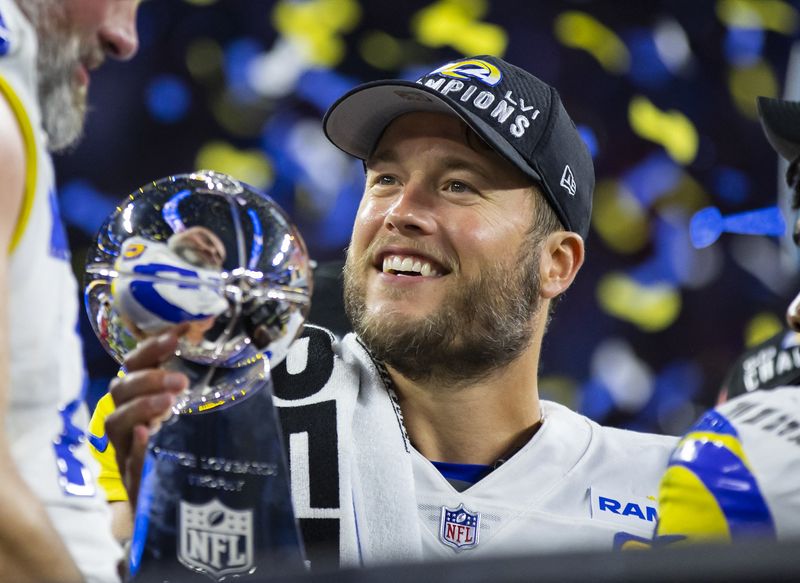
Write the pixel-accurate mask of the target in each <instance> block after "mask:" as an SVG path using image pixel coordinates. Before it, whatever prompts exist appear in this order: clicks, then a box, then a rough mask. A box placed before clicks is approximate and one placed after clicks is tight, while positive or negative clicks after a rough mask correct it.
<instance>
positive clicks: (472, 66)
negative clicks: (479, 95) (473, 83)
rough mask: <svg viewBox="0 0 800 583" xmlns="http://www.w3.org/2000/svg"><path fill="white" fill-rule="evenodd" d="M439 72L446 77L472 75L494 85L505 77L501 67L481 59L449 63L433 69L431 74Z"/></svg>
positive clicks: (461, 77) (460, 77) (458, 77)
mask: <svg viewBox="0 0 800 583" xmlns="http://www.w3.org/2000/svg"><path fill="white" fill-rule="evenodd" d="M437 73H438V74H439V75H444V76H445V77H455V78H456V79H466V78H467V77H472V78H473V79H477V80H478V81H481V82H482V83H485V84H486V85H490V86H492V87H494V86H495V85H497V84H498V83H500V79H502V77H503V74H502V73H501V72H500V69H498V68H497V67H495V66H494V65H492V64H491V63H489V62H487V61H482V60H480V59H467V60H466V61H456V62H455V63H448V64H447V65H444V66H443V67H439V68H438V69H436V70H435V71H432V72H431V75H436V74H437Z"/></svg>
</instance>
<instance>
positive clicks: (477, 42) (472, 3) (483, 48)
mask: <svg viewBox="0 0 800 583" xmlns="http://www.w3.org/2000/svg"><path fill="white" fill-rule="evenodd" d="M486 11H487V3H486V2H485V0H439V1H438V2H434V3H433V4H431V5H430V6H427V7H425V8H423V9H422V10H420V11H419V12H417V13H416V14H415V15H414V16H413V17H412V18H411V30H412V31H413V32H414V35H415V37H416V39H417V40H418V41H419V42H420V43H421V44H423V45H425V46H429V47H435V48H438V47H443V46H451V47H453V48H454V49H456V50H457V51H459V52H460V53H462V54H464V55H476V54H489V55H496V56H500V57H502V56H503V54H504V53H505V51H506V46H507V45H508V34H507V33H506V31H505V30H504V29H503V28H502V27H500V26H497V25H495V24H489V23H486V22H481V21H479V19H480V18H483V16H484V15H485V14H486Z"/></svg>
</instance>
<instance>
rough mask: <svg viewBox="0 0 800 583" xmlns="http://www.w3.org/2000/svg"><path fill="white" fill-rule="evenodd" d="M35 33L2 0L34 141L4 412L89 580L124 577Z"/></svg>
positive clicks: (25, 128) (26, 127)
mask: <svg viewBox="0 0 800 583" xmlns="http://www.w3.org/2000/svg"><path fill="white" fill-rule="evenodd" d="M36 51H37V41H36V33H35V31H34V29H33V27H32V26H31V25H30V23H28V21H27V20H26V19H25V17H24V16H23V15H22V13H21V12H20V10H19V8H18V7H17V5H16V3H15V2H14V1H13V0H0V98H3V99H5V100H6V101H7V102H8V103H9V104H10V105H11V108H12V110H13V111H14V114H15V116H16V118H17V120H18V122H19V126H20V129H21V131H22V134H23V137H24V142H25V147H26V158H27V163H26V186H25V196H24V201H23V204H22V211H21V213H20V218H19V220H18V224H17V228H16V231H15V234H14V236H13V239H12V243H11V245H12V246H11V257H10V271H9V288H10V289H9V306H8V313H9V333H10V342H9V344H10V360H11V370H10V378H11V390H10V395H9V410H8V414H7V416H6V427H7V432H8V438H9V440H10V442H11V448H12V454H13V456H14V459H15V460H16V462H17V465H18V467H19V469H20V472H21V474H22V476H23V478H24V479H25V481H26V482H27V483H28V485H29V486H30V487H31V489H32V490H33V491H34V492H35V494H36V495H37V496H38V497H39V498H40V499H41V500H42V502H43V503H44V505H45V507H46V509H47V511H48V513H49V515H50V518H51V520H52V522H53V524H54V526H55V528H56V529H57V530H58V532H59V533H60V534H61V536H62V538H63V539H64V541H65V543H66V545H67V547H68V548H69V550H70V552H71V553H72V555H73V558H74V559H75V561H76V563H77V564H78V566H79V568H80V569H81V570H82V572H83V573H84V575H85V576H86V578H87V579H88V580H90V581H115V580H117V578H118V576H117V570H116V564H117V561H118V560H119V558H120V556H121V550H120V549H119V546H118V545H117V544H116V542H115V541H114V540H113V537H112V536H111V532H110V517H109V514H108V510H107V508H106V503H105V499H104V497H103V495H102V493H101V492H100V491H99V490H98V488H97V487H96V484H95V479H94V476H93V474H92V468H91V467H90V464H93V463H94V461H93V460H91V457H90V456H89V453H88V450H87V448H86V447H85V443H84V441H85V436H84V429H85V427H86V423H87V421H88V415H87V411H86V406H85V404H84V402H83V399H82V392H83V391H82V387H83V384H84V374H83V362H82V357H81V342H80V338H79V336H78V332H77V323H78V301H77V294H78V289H77V286H76V282H75V278H74V276H73V274H72V268H71V265H70V260H69V259H70V257H69V248H68V245H67V240H66V236H65V231H64V226H63V224H62V223H61V220H60V218H59V212H58V205H57V200H56V191H55V181H54V176H53V166H52V161H51V159H50V156H49V154H48V152H47V150H46V135H45V134H44V131H43V130H42V127H41V115H40V111H39V105H38V97H37V79H36V70H37V69H36Z"/></svg>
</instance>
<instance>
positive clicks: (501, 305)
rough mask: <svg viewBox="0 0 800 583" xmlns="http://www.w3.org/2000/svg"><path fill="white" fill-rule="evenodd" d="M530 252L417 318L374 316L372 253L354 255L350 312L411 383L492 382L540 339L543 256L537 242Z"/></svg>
mask: <svg viewBox="0 0 800 583" xmlns="http://www.w3.org/2000/svg"><path fill="white" fill-rule="evenodd" d="M523 248H524V249H523V250H521V252H520V257H518V260H519V261H518V262H515V263H513V264H512V265H513V267H509V266H504V265H500V264H495V265H491V266H489V267H488V268H486V269H484V270H483V272H482V273H481V275H480V277H478V278H477V279H475V280H472V281H469V282H465V284H464V285H463V286H462V287H461V289H459V290H457V291H455V292H454V293H451V294H450V295H449V296H448V297H447V298H446V299H445V300H444V302H443V305H442V306H441V307H440V308H439V309H438V310H437V311H436V312H434V313H432V314H430V315H428V316H427V317H425V318H423V319H419V320H413V321H409V320H408V319H404V318H401V317H394V318H392V317H391V316H392V315H391V314H375V313H372V312H369V311H368V309H367V306H366V302H365V296H366V292H365V276H366V273H367V269H370V268H371V265H370V264H369V257H370V254H369V253H365V254H364V256H363V257H362V258H361V259H359V260H356V259H354V257H353V256H352V253H351V252H350V251H349V250H348V254H347V262H346V264H345V269H344V286H345V310H346V312H347V315H348V317H349V318H350V321H351V323H352V324H353V330H355V332H356V333H357V334H358V335H359V337H360V338H361V340H362V341H363V342H364V344H365V346H367V348H368V349H369V350H370V352H371V353H372V355H373V357H375V358H376V359H378V360H379V361H382V362H384V363H386V364H387V365H389V366H391V367H392V368H394V369H395V370H397V371H398V372H399V373H400V374H402V375H403V376H405V377H406V378H409V379H411V380H414V381H423V382H433V383H436V384H438V385H440V386H442V387H454V388H455V387H458V386H463V385H464V384H467V383H469V382H474V381H476V380H479V379H481V378H485V377H486V376H487V375H489V374H491V373H492V372H493V371H496V370H498V369H500V368H502V367H503V366H505V365H506V364H508V363H510V362H511V361H513V360H514V359H516V358H517V357H518V356H519V355H520V354H521V353H522V352H523V351H524V350H525V349H526V348H527V347H528V346H529V345H530V342H531V338H532V336H533V326H532V316H533V314H535V313H536V312H537V311H538V310H539V308H540V305H541V300H540V298H539V287H540V281H539V277H538V269H537V267H538V263H539V254H538V249H537V248H538V246H537V245H535V244H534V243H533V242H532V241H527V242H525V243H523Z"/></svg>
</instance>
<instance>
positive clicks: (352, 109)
mask: <svg viewBox="0 0 800 583" xmlns="http://www.w3.org/2000/svg"><path fill="white" fill-rule="evenodd" d="M451 104H452V105H451ZM424 111H430V112H438V113H446V114H450V115H456V116H458V117H460V118H461V119H462V120H464V122H465V123H466V124H467V125H468V126H469V127H470V128H472V129H473V130H474V131H475V133H477V134H478V135H479V136H480V137H481V138H482V139H483V140H484V141H486V142H487V143H488V144H489V145H490V146H491V147H492V149H493V150H495V151H496V152H498V153H499V154H500V155H502V156H503V157H504V158H506V159H507V160H509V161H510V162H511V163H512V164H514V166H516V167H517V168H519V169H520V170H521V171H522V172H524V173H525V174H526V175H527V176H528V177H529V178H531V179H532V180H534V181H536V182H542V179H541V176H540V174H539V172H538V171H537V170H536V169H535V168H533V167H531V165H530V164H528V162H526V161H525V159H524V158H523V157H522V156H521V155H520V154H519V152H517V151H516V150H515V149H514V148H513V147H512V146H511V145H510V144H509V143H508V140H507V139H505V138H504V137H502V136H501V135H500V134H499V133H498V132H497V131H496V130H495V129H494V128H492V127H491V126H489V124H487V123H486V122H485V121H483V120H482V119H480V118H479V117H477V116H475V115H473V114H471V113H470V112H469V111H467V110H464V109H462V108H459V107H458V105H457V104H456V103H455V102H454V101H453V100H452V99H450V98H449V97H447V96H445V95H442V94H440V93H438V92H437V91H436V90H434V89H431V88H429V87H426V86H424V85H420V84H419V83H414V82H413V81H397V80H393V81H374V82H372V83H366V84H364V85H359V86H358V87H356V88H355V89H353V90H352V91H350V92H348V93H346V94H345V95H343V96H342V97H341V98H340V99H339V100H338V101H336V103H334V104H333V105H332V106H331V108H330V109H329V110H328V112H327V113H326V114H325V118H324V119H323V120H322V127H323V130H324V131H325V135H326V136H327V137H328V139H329V140H330V141H331V142H333V143H334V144H335V145H336V146H337V147H338V148H339V149H341V150H343V151H345V152H347V153H348V154H350V155H352V156H355V157H356V158H360V159H361V160H366V159H367V158H368V157H369V156H370V154H371V153H372V150H373V149H374V147H375V145H376V144H377V142H378V140H379V139H380V137H381V135H382V134H383V132H384V130H385V129H386V127H387V126H388V125H389V124H390V123H391V122H392V121H393V120H394V119H396V118H398V117H400V116H401V115H403V114H406V113H412V112H424Z"/></svg>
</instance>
